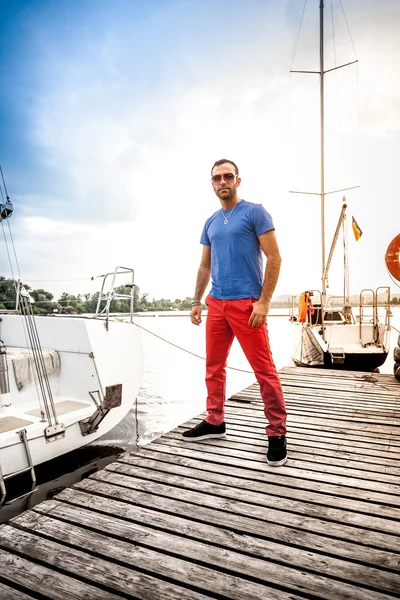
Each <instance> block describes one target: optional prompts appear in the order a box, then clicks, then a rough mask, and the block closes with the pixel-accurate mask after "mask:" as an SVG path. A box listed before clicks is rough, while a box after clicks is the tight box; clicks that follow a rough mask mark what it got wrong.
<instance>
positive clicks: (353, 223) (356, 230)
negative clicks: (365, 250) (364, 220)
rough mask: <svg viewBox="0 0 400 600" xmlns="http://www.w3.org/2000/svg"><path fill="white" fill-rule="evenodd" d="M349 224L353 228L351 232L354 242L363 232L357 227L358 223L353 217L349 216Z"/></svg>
mask: <svg viewBox="0 0 400 600" xmlns="http://www.w3.org/2000/svg"><path fill="white" fill-rule="evenodd" d="M351 226H352V228H353V233H354V237H355V238H356V242H358V240H359V239H360V237H361V236H362V234H363V232H362V231H361V228H360V227H359V225H358V223H357V221H356V220H355V218H354V217H351Z"/></svg>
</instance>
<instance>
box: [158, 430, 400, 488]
mask: <svg viewBox="0 0 400 600" xmlns="http://www.w3.org/2000/svg"><path fill="white" fill-rule="evenodd" d="M157 442H158V443H160V444H167V445H169V446H180V445H181V444H182V443H185V442H183V441H182V438H181V437H179V436H172V435H168V436H162V437H160V438H158V439H157ZM204 442H209V443H208V444H203V440H202V442H201V445H202V446H203V445H204V446H206V447H208V448H209V449H210V451H211V452H215V453H217V454H232V452H231V451H232V450H235V452H234V455H235V457H237V458H244V459H246V460H256V461H264V460H265V455H266V451H267V442H266V441H265V443H264V447H263V448H262V447H260V448H258V450H256V449H253V450H250V449H249V448H243V444H240V443H236V444H235V443H233V442H231V441H230V438H229V437H227V438H226V439H224V441H223V442H221V441H220V440H218V442H217V440H204ZM290 458H291V459H293V460H295V461H296V462H295V464H299V465H300V464H301V463H302V464H303V463H305V464H307V465H308V464H311V463H313V464H314V463H315V467H314V469H315V470H319V466H318V465H321V467H320V468H321V470H323V471H325V472H331V471H332V472H336V473H337V472H338V471H337V470H338V469H346V470H347V473H346V471H344V472H343V474H345V476H347V475H352V474H353V475H354V476H355V477H359V476H360V474H361V473H362V476H363V477H364V478H371V474H373V477H374V480H375V481H384V482H388V483H389V482H393V483H396V482H398V481H399V476H400V467H388V466H385V465H380V464H374V463H365V462H358V461H356V460H353V459H352V458H350V459H349V460H346V459H344V458H341V459H339V460H338V458H337V457H329V456H328V455H327V454H326V455H324V454H318V455H316V454H313V453H308V450H306V452H304V451H303V452H301V451H299V450H298V449H297V447H296V445H295V444H293V443H291V444H290Z"/></svg>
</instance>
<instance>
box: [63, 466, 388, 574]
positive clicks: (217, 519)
mask: <svg viewBox="0 0 400 600" xmlns="http://www.w3.org/2000/svg"><path fill="white" fill-rule="evenodd" d="M73 491H74V493H75V492H79V491H80V492H83V493H86V494H87V495H89V494H94V495H95V498H97V497H99V496H104V497H105V498H106V499H107V500H121V501H123V502H124V503H126V506H127V507H129V506H135V507H141V508H142V509H146V510H154V511H158V512H159V513H160V515H161V513H164V515H165V517H166V518H169V517H171V516H175V517H179V518H187V519H191V520H193V522H196V521H197V522H198V523H200V524H201V526H203V525H206V524H207V525H213V526H217V527H218V528H223V529H226V530H229V531H233V532H234V533H235V534H238V535H240V536H242V535H250V536H252V537H257V538H259V539H262V540H264V539H266V540H270V541H274V542H276V543H283V544H288V545H291V546H298V547H301V548H303V549H306V550H310V551H313V552H320V553H323V554H328V555H331V556H334V557H335V556H336V557H337V556H340V557H341V558H349V559H350V560H354V558H355V557H356V560H357V561H358V562H360V563H365V564H371V565H375V566H383V567H384V568H387V569H392V570H398V566H399V554H398V552H394V551H393V550H392V549H388V550H386V549H384V548H381V547H377V546H374V547H370V546H364V545H362V544H359V543H355V542H352V541H347V540H344V539H335V538H333V537H330V536H327V535H326V533H327V531H325V535H324V534H323V535H320V534H315V533H312V532H309V531H304V530H299V529H297V528H293V527H290V526H289V525H287V524H286V523H275V522H271V523H264V522H263V521H260V520H259V519H257V518H253V517H252V516H250V517H249V516H244V515H237V514H235V513H234V512H229V511H220V510H218V507H216V508H214V507H211V508H210V507H209V506H202V505H196V506H195V511H194V509H193V505H192V504H190V503H189V502H186V501H183V500H176V499H175V498H165V497H162V496H156V495H151V494H148V493H147V492H146V491H142V490H141V489H138V488H123V487H119V486H118V485H113V483H106V482H103V481H94V480H92V479H90V478H88V479H85V480H84V481H82V482H80V483H79V484H76V486H75V487H74V490H73ZM68 492H69V490H64V491H63V492H61V493H60V494H59V495H58V496H57V500H60V501H63V500H65V501H67V502H72V500H71V494H70V493H68ZM175 496H176V494H175ZM194 514H195V515H196V519H194V518H193V515H194Z"/></svg>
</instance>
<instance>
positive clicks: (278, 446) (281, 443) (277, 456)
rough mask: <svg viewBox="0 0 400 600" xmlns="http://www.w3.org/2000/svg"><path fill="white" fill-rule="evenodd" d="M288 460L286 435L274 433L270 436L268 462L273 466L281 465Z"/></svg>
mask: <svg viewBox="0 0 400 600" xmlns="http://www.w3.org/2000/svg"><path fill="white" fill-rule="evenodd" d="M286 462H287V454H286V437H285V436H284V435H274V436H271V437H269V438H268V452H267V463H268V464H269V465H270V466H271V467H281V466H282V465H284V464H285V463H286Z"/></svg>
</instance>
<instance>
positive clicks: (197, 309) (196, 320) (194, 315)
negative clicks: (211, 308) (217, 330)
mask: <svg viewBox="0 0 400 600" xmlns="http://www.w3.org/2000/svg"><path fill="white" fill-rule="evenodd" d="M202 310H203V309H202V308H201V306H193V308H192V311H191V313H190V320H191V321H192V323H193V325H200V323H201V311H202Z"/></svg>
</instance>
